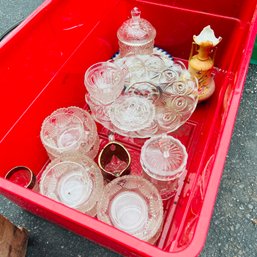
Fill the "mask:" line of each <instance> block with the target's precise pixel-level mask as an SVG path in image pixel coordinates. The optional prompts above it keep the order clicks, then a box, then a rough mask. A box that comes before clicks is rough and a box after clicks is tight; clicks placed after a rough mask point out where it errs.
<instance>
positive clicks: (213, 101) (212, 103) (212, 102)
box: [14, 10, 242, 161]
mask: <svg viewBox="0 0 257 257" xmlns="http://www.w3.org/2000/svg"><path fill="white" fill-rule="evenodd" d="M233 12H234V10H233ZM232 23H233V22H232ZM241 43H242V42H241ZM234 47H235V46H234ZM238 47H239V48H240V46H238ZM241 47H242V46H241ZM235 52H236V51H235V48H233V51H232V53H234V54H235ZM230 54H231V51H230ZM234 58H235V57H234ZM237 65H238V64H235V66H237ZM232 66H233V65H232ZM237 68H238V67H234V69H237ZM232 70H233V69H232ZM223 75H224V74H223ZM221 77H222V74H220V81H222V80H223V79H221ZM56 80H59V79H56ZM71 81H72V80H70V82H69V81H68V82H67V83H68V84H69V83H71ZM57 82H58V81H57ZM57 82H55V83H54V84H55V85H57V84H58V83H57ZM222 85H225V84H222ZM51 87H52V88H53V87H54V86H53V84H52V86H50V87H49V88H48V89H47V90H48V92H49V91H51V89H50V88H51ZM224 87H225V86H224ZM223 89H224V88H223ZM220 90H221V88H220ZM219 92H220V93H221V95H222V93H224V92H222V90H221V91H219ZM47 94H49V93H47ZM77 97H78V95H77ZM81 97H82V96H81ZM216 97H217V95H216ZM216 99H217V98H216ZM214 103H215V100H212V101H211V103H209V104H210V106H213V105H214ZM209 104H207V105H209ZM52 108H53V106H52ZM26 115H27V114H26ZM27 118H28V116H27ZM23 122H26V121H23ZM23 122H22V123H23ZM189 125H190V124H189ZM19 126H21V124H20V125H19ZM189 127H190V126H189ZM17 129H18V128H17ZM32 130H33V129H32ZM189 130H190V129H189ZM37 147H38V146H37ZM35 148H36V147H35ZM18 150H19V149H16V150H15V149H14V151H18ZM23 158H25V156H23ZM23 160H24V159H23ZM28 161H29V159H28Z"/></svg>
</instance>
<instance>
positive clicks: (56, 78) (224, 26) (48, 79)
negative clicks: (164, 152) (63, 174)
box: [0, 0, 257, 257]
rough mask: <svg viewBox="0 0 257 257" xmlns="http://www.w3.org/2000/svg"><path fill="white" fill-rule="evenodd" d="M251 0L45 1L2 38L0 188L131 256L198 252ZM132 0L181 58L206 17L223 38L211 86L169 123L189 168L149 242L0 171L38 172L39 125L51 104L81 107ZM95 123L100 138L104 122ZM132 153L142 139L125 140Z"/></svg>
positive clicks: (242, 70) (41, 161)
mask: <svg viewBox="0 0 257 257" xmlns="http://www.w3.org/2000/svg"><path fill="white" fill-rule="evenodd" d="M256 5H257V1H256V0H244V1H243V0H227V1H219V0H217V1H212V0H199V1H190V0H181V1H176V0H170V1H167V0H152V1H150V0H149V1H133V0H109V1H102V0H97V1H90V2H89V1H82V0H78V1H71V0H67V1H61V0H52V1H50V0H49V1H46V2H45V3H44V4H43V5H41V6H40V7H39V8H38V9H37V10H36V11H35V12H34V13H33V14H32V15H31V16H30V17H29V18H27V19H26V20H25V21H24V22H23V23H22V24H21V25H20V26H18V28H16V29H15V30H14V31H13V32H11V33H10V34H9V35H8V36H7V37H6V38H5V39H4V40H3V41H2V42H0V47H1V48H0V59H1V62H0V74H1V76H0V84H1V86H2V93H1V108H0V110H1V120H2V121H1V126H0V142H1V144H0V156H1V161H0V193H1V194H3V195H5V196H6V197H8V198H9V199H11V200H12V201H13V202H15V203H17V204H18V205H20V206H21V207H22V208H24V209H26V210H28V211H30V212H32V213H34V214H36V215H38V216H41V217H43V218H45V219H47V220H49V221H52V222H55V223H57V224H59V225H61V226H63V227H65V228H67V229H69V230H71V231H74V232H75V233H78V234H80V235H82V236H84V237H86V238H88V239H90V240H93V241H95V242H97V243H99V244H101V245H103V246H106V247H108V248H111V249H113V250H114V251H117V252H119V253H122V254H124V255H128V256H155V257H156V256H163V257H165V256H167V257H168V256H176V257H178V256H186V257H188V256H196V255H198V254H199V252H200V251H201V249H202V247H203V245H204V241H205V238H206V235H207V232H208V227H209V223H210V219H211V215H212V210H213V206H214V203H215V198H216V194H217V190H218V186H219V183H220V178H221V175H222V171H223V165H224V162H225V158H226V153H227V150H228V147H229V142H230V138H231V134H232V130H233V126H234V121H235V118H236V113H237V109H238V106H239V102H240V97H241V93H242V91H243V85H244V80H245V77H246V72H247V68H248V64H249V61H250V57H251V52H252V49H253V45H254V39H255V35H256V30H257V25H256V16H257V9H256ZM134 6H137V7H139V8H140V9H141V11H142V16H143V18H146V19H147V20H149V21H150V22H151V23H152V24H153V26H154V27H155V28H156V30H157V37H156V42H155V44H156V46H158V47H160V48H163V49H164V50H166V51H167V52H169V53H170V54H171V55H172V56H173V57H174V58H179V59H182V60H183V61H185V62H186V61H187V59H188V57H189V53H190V49H191V43H192V36H193V35H194V34H198V33H199V32H200V31H201V30H202V28H203V27H205V26H207V25H211V27H212V28H213V29H214V31H215V34H216V35H218V36H222V38H223V40H222V42H221V43H220V44H219V46H218V51H217V55H216V60H215V64H216V69H215V72H216V75H215V82H216V91H215V93H214V95H213V96H212V97H211V98H210V99H209V100H208V101H206V102H204V103H201V104H199V105H198V106H197V108H196V111H195V112H194V114H193V115H192V117H191V118H190V120H189V121H188V122H187V123H186V124H184V125H183V126H182V127H181V128H180V129H178V130H177V131H176V132H174V133H171V134H172V135H173V136H174V137H176V138H178V139H180V140H181V141H182V143H183V144H184V145H185V146H186V148H187V151H188V154H189V159H188V165H187V169H188V173H187V177H186V179H185V183H184V185H183V188H182V191H181V194H180V195H179V198H177V199H170V200H169V201H167V202H165V203H164V207H165V210H164V215H165V216H164V225H163V229H162V233H161V236H160V238H159V240H158V242H157V243H156V244H155V245H150V244H148V243H146V242H143V241H141V240H139V239H137V238H135V237H133V236H130V235H128V234H126V233H124V232H122V231H120V230H118V229H115V228H113V227H110V226H109V225H107V224H104V223H102V222H100V221H98V220H97V219H96V218H92V217H89V216H87V215H85V214H83V213H80V212H78V211H76V210H74V209H71V208H69V207H66V206H64V205H62V204H61V203H58V202H55V201H53V200H51V199H48V198H46V197H44V196H42V195H40V194H38V193H36V192H33V191H31V190H29V189H26V188H23V187H21V186H19V185H16V184H14V183H12V182H10V181H7V180H5V179H4V178H3V177H4V175H5V174H6V172H7V171H8V170H10V169H11V168H12V167H14V166H17V165H25V166H28V167H30V168H31V169H32V170H33V171H34V172H35V173H36V174H37V175H38V174H40V172H41V171H42V170H43V169H44V167H45V165H46V164H47V163H48V162H49V160H48V157H47V154H46V152H45V150H44V148H43V146H42V144H41V141H40V137H39V132H40V128H41V124H42V121H43V119H44V118H45V117H46V116H48V115H49V114H50V113H51V112H53V111H54V110H55V109H57V108H60V107H65V106H71V105H76V106H79V107H84V108H86V105H85V99H84V96H85V86H84V84H83V77H84V72H85V70H86V69H87V68H88V67H89V66H90V65H92V64H93V63H95V62H98V61H105V60H107V59H109V58H110V57H112V56H113V54H114V53H116V52H117V51H118V43H117V37H116V31H117V29H118V27H119V26H120V25H121V23H122V22H123V21H124V20H126V19H127V18H128V17H129V15H130V10H131V9H132V8H133V7H134ZM98 131H99V133H100V134H101V136H102V140H106V130H105V129H104V128H102V127H101V126H99V127H98ZM119 140H121V141H123V142H124V143H125V144H127V145H128V147H131V148H133V156H132V158H134V162H135V163H136V162H137V161H138V157H139V154H140V148H141V146H142V144H143V143H144V140H142V139H135V140H133V142H132V143H131V141H130V142H128V140H127V139H126V138H124V137H119Z"/></svg>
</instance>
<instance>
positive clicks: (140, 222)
mask: <svg viewBox="0 0 257 257" xmlns="http://www.w3.org/2000/svg"><path fill="white" fill-rule="evenodd" d="M97 218H98V219H99V220H101V221H104V222H105V223H107V224H110V225H113V226H114V227H116V228H118V229H120V230H123V231H125V232H127V233H129V234H131V235H133V236H135V237H137V238H139V239H141V240H145V241H147V242H149V243H152V244H153V243H155V241H156V240H157V239H158V236H159V235H160V231H161V226H162V221H163V206H162V200H161V197H160V195H159V192H158V190H157V189H156V188H155V187H154V186H153V185H152V183H150V182H149V181H147V180H146V179H144V178H142V177H139V176H133V175H127V176H123V177H120V178H117V179H114V180H113V181H112V182H110V183H109V184H107V185H106V186H105V188H104V192H103V197H102V199H101V200H100V201H99V203H98V205H97Z"/></svg>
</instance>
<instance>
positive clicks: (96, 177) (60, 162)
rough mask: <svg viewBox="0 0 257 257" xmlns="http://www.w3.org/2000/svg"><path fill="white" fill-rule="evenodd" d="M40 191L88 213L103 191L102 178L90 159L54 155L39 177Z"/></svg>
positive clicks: (94, 210)
mask: <svg viewBox="0 0 257 257" xmlns="http://www.w3.org/2000/svg"><path fill="white" fill-rule="evenodd" d="M39 186H40V193H41V194H43V195H45V196H47V197H50V198H52V199H54V200H56V201H58V202H61V203H63V204H65V205H67V206H69V207H71V208H75V209H77V210H79V211H81V212H84V213H87V214H88V215H90V216H95V215H96V203H97V202H98V200H99V199H100V197H101V194H102V191H103V177H102V174H101V172H100V170H99V168H98V166H97V165H96V164H95V163H94V162H93V160H91V159H90V158H88V157H86V156H84V157H80V158H76V157H72V158H62V159H60V158H56V159H55V160H53V161H52V162H50V163H49V164H48V166H47V167H46V169H45V170H44V171H43V173H42V176H41V178H40V183H39Z"/></svg>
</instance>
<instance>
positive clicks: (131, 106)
mask: <svg viewBox="0 0 257 257" xmlns="http://www.w3.org/2000/svg"><path fill="white" fill-rule="evenodd" d="M109 116H110V120H111V122H112V123H113V124H114V126H116V127H117V128H118V129H121V130H124V131H138V130H141V129H144V128H147V127H148V126H149V125H150V124H151V123H152V122H153V119H154V116H155V108H154V105H153V104H152V102H151V101H149V100H148V99H147V98H145V97H141V96H135V95H124V96H121V97H119V99H117V100H116V101H115V102H114V103H113V104H112V105H111V106H110V108H109Z"/></svg>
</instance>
